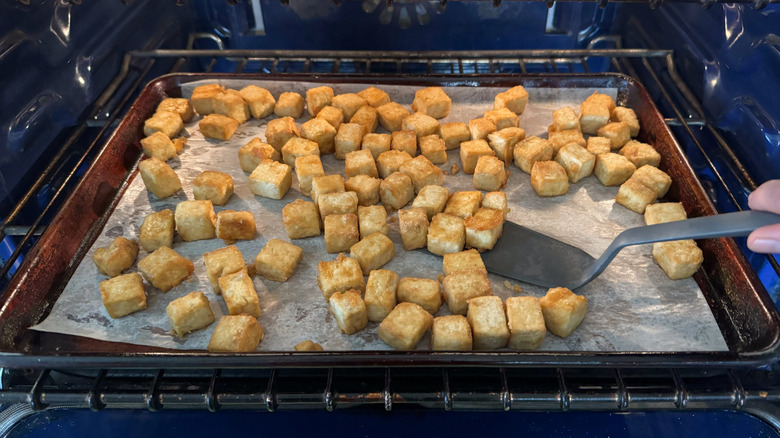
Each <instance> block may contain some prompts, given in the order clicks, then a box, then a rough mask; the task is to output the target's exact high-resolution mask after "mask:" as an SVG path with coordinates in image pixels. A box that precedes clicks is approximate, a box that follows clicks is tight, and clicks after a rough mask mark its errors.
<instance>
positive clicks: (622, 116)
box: [612, 106, 639, 137]
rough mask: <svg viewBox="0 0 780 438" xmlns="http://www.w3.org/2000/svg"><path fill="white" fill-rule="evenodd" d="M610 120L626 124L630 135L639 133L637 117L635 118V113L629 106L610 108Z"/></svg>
mask: <svg viewBox="0 0 780 438" xmlns="http://www.w3.org/2000/svg"><path fill="white" fill-rule="evenodd" d="M612 120H614V121H616V122H623V123H625V124H626V125H628V129H629V134H630V135H631V137H636V136H637V135H639V119H637V118H636V113H635V112H634V110H632V109H631V108H625V107H622V106H619V107H615V109H613V110H612Z"/></svg>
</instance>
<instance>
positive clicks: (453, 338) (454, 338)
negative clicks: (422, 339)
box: [431, 315, 472, 351]
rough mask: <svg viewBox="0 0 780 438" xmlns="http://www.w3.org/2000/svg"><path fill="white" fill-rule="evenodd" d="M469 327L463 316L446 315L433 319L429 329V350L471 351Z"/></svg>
mask: <svg viewBox="0 0 780 438" xmlns="http://www.w3.org/2000/svg"><path fill="white" fill-rule="evenodd" d="M471 345H472V340H471V326H469V321H468V320H467V319H466V317H465V316H462V315H447V316H440V317H438V318H434V319H433V327H432V329H431V350H434V351H469V350H471Z"/></svg>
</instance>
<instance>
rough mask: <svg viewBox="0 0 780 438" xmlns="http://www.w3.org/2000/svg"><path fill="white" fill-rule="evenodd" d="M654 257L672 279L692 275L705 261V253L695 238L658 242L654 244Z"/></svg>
mask: <svg viewBox="0 0 780 438" xmlns="http://www.w3.org/2000/svg"><path fill="white" fill-rule="evenodd" d="M653 258H654V259H655V261H656V263H658V266H660V267H661V269H663V270H664V272H665V273H666V275H667V276H669V278H670V279H672V280H680V279H683V278H688V277H690V276H692V275H693V274H695V273H696V271H698V270H699V267H701V264H702V263H703V262H704V254H703V253H702V251H701V249H699V246H698V245H696V242H695V241H693V240H677V241H673V242H656V243H654V244H653Z"/></svg>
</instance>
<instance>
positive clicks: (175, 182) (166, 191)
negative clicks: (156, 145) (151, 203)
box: [138, 157, 181, 199]
mask: <svg viewBox="0 0 780 438" xmlns="http://www.w3.org/2000/svg"><path fill="white" fill-rule="evenodd" d="M138 172H139V173H140V174H141V178H142V179H143V181H144V185H145V186H146V189H147V190H149V191H150V192H152V193H154V196H157V197H158V198H160V199H164V198H167V197H168V196H171V195H172V194H174V193H176V192H178V191H179V190H181V181H180V180H179V176H178V175H176V172H174V171H173V169H171V166H169V165H167V164H166V163H165V162H164V161H162V160H158V159H157V158H154V157H152V158H149V159H148V160H143V161H141V162H140V163H138Z"/></svg>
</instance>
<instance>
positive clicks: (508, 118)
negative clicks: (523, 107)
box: [485, 108, 520, 130]
mask: <svg viewBox="0 0 780 438" xmlns="http://www.w3.org/2000/svg"><path fill="white" fill-rule="evenodd" d="M485 118H486V119H488V120H490V121H491V122H492V123H493V124H494V125H496V129H497V130H501V129H505V128H517V125H518V123H519V122H520V118H519V117H517V114H515V113H513V112H512V111H510V110H509V109H508V108H499V109H494V110H490V111H485Z"/></svg>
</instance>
